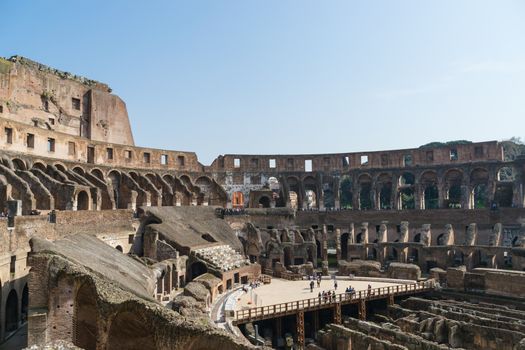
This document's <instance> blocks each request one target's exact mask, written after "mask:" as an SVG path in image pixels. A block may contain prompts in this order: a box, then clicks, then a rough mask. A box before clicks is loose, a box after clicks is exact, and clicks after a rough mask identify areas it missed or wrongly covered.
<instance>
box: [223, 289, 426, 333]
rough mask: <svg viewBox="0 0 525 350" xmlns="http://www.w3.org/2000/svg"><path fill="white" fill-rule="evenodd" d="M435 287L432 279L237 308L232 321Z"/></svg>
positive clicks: (405, 293) (266, 316) (262, 317)
mask: <svg viewBox="0 0 525 350" xmlns="http://www.w3.org/2000/svg"><path fill="white" fill-rule="evenodd" d="M434 287H435V282H434V280H428V281H423V282H418V283H414V284H402V285H397V286H390V287H379V288H372V289H369V290H360V291H356V292H354V293H341V294H336V295H335V297H334V296H330V297H328V298H325V297H323V296H321V297H315V298H309V299H303V300H297V301H290V302H287V303H280V304H274V305H267V306H261V307H255V308H250V309H246V310H238V311H236V312H235V319H234V320H233V322H234V323H236V324H238V323H243V322H245V321H254V320H258V319H266V318H272V317H278V316H280V315H287V314H291V313H295V312H297V311H308V310H312V309H322V308H326V307H331V306H335V305H336V304H338V303H340V304H351V303H358V302H359V301H360V300H374V299H382V298H386V297H388V296H390V295H393V296H394V297H395V296H400V295H407V294H414V293H421V292H426V291H430V290H433V289H434Z"/></svg>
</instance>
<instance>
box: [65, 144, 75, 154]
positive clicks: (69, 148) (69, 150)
mask: <svg viewBox="0 0 525 350" xmlns="http://www.w3.org/2000/svg"><path fill="white" fill-rule="evenodd" d="M75 148H76V146H75V143H74V142H71V141H69V142H68V143H67V153H68V154H69V155H70V156H74V155H75V153H76V149H75Z"/></svg>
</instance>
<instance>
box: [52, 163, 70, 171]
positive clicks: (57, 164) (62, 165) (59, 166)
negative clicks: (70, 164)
mask: <svg viewBox="0 0 525 350" xmlns="http://www.w3.org/2000/svg"><path fill="white" fill-rule="evenodd" d="M53 165H54V166H55V168H57V169H58V170H60V171H61V172H63V173H65V172H66V171H67V167H66V166H65V165H64V164H63V163H58V162H57V163H55V164H53Z"/></svg>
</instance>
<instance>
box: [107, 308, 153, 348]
mask: <svg viewBox="0 0 525 350" xmlns="http://www.w3.org/2000/svg"><path fill="white" fill-rule="evenodd" d="M106 348H107V349H127V350H155V349H156V348H157V347H156V344H155V338H154V334H153V332H152V329H151V327H149V326H148V324H147V323H146V322H145V320H144V318H143V317H142V316H141V315H140V314H138V313H136V312H131V311H122V312H119V313H117V314H116V315H115V316H114V317H113V319H112V321H111V323H110V325H109V331H108V341H107V345H106Z"/></svg>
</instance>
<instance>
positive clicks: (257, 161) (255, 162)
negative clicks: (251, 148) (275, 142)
mask: <svg viewBox="0 0 525 350" xmlns="http://www.w3.org/2000/svg"><path fill="white" fill-rule="evenodd" d="M251 163H252V168H258V167H259V159H257V158H253V159H252V160H251Z"/></svg>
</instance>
